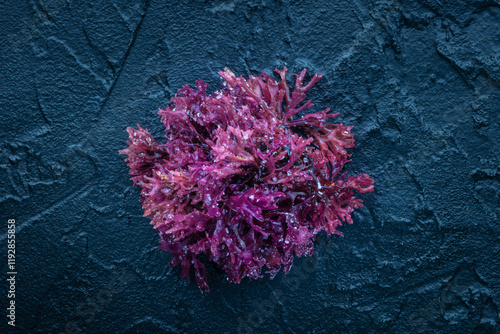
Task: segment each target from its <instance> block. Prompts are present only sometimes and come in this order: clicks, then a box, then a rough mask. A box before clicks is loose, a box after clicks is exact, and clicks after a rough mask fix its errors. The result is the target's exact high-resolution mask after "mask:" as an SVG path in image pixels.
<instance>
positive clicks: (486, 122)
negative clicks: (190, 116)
mask: <svg viewBox="0 0 500 334" xmlns="http://www.w3.org/2000/svg"><path fill="white" fill-rule="evenodd" d="M181 3H182V4H181ZM0 6H1V7H0V13H1V18H0V22H1V23H0V29H1V32H2V37H3V38H2V41H1V42H0V45H1V52H0V67H1V71H0V76H1V77H0V80H1V82H2V86H1V88H0V101H1V106H2V113H1V116H0V119H1V122H0V128H1V132H0V136H1V141H0V145H1V146H0V147H1V148H0V174H1V176H0V177H1V179H2V182H3V186H2V188H1V189H0V208H1V210H0V211H1V213H2V217H3V218H2V219H3V221H6V220H7V219H8V218H15V219H16V220H17V224H18V230H17V250H18V272H19V275H18V282H17V290H18V293H17V297H16V304H17V305H18V309H17V324H18V327H17V328H16V329H17V331H13V329H12V328H7V326H6V319H5V317H4V319H3V320H2V321H1V324H0V331H2V332H4V330H3V329H2V328H7V331H8V332H23V333H49V332H50V333H60V332H64V333H72V332H74V333H77V332H78V331H79V330H81V331H82V332H83V333H235V332H240V333H423V332H429V333H430V332H432V333H436V332H439V333H495V332H496V331H498V330H499V329H500V327H499V326H500V320H499V308H500V265H499V264H500V260H499V258H500V224H499V215H500V209H499V207H500V183H499V175H500V170H499V152H500V124H499V118H500V103H499V101H500V2H499V1H494V0H474V1H467V0H459V1H451V0H450V1H446V0H441V1H438V0H419V1H408V2H407V1H404V2H403V1H390V0H388V1H370V0H356V1H293V2H292V1H270V0H261V1H238V0H234V1H232V2H231V1H189V2H188V1H185V2H177V1H159V0H145V1H142V2H140V1H135V2H134V1H116V0H113V1H76V0H25V1H14V0H8V1H5V2H4V3H2V4H1V5H0ZM283 65H287V66H288V67H289V68H290V69H291V70H293V71H295V72H296V71H299V70H301V69H302V68H303V67H307V68H309V69H311V70H313V71H318V72H319V73H322V74H323V75H324V78H323V79H322V80H321V81H320V83H318V85H317V86H315V88H314V89H313V91H312V92H311V93H312V96H311V97H312V99H313V101H315V102H316V105H317V107H318V110H319V108H325V107H327V106H330V107H332V109H333V110H335V111H340V112H341V115H340V117H339V118H338V119H339V120H340V121H342V122H343V123H345V124H348V125H354V126H355V128H354V132H355V135H356V138H357V146H356V149H355V150H354V151H353V162H352V163H350V165H349V166H348V171H349V172H351V173H360V172H368V173H369V174H370V175H371V176H373V177H374V178H375V180H376V190H375V192H374V193H371V194H366V195H363V196H361V197H362V198H363V199H364V200H365V204H366V207H365V208H363V209H361V210H359V211H358V212H357V213H356V214H355V216H354V220H355V224H354V225H352V226H346V227H343V228H342V231H343V233H344V234H345V236H344V237H337V236H335V237H333V238H331V239H330V238H328V237H326V236H324V235H323V236H321V237H320V238H319V239H318V241H317V249H316V251H315V254H314V256H313V257H312V258H310V259H298V260H296V262H295V264H294V267H293V268H292V270H291V273H290V274H289V275H283V274H280V275H278V276H277V277H276V278H275V279H274V280H272V281H271V280H268V279H261V280H257V281H244V282H243V283H242V284H240V285H235V284H230V283H227V281H226V280H225V278H224V276H223V275H222V274H221V272H220V271H218V270H217V268H214V267H209V268H208V274H209V284H210V286H211V292H210V294H208V295H207V296H206V297H205V298H201V297H200V293H199V291H198V288H197V286H196V284H195V283H194V282H193V281H192V282H191V284H188V283H187V282H186V281H184V280H181V279H180V273H179V270H178V269H179V268H173V269H172V268H170V267H168V262H169V260H170V256H169V255H168V254H167V253H165V252H162V251H160V250H157V249H155V247H156V246H157V245H158V242H157V234H156V232H155V231H154V230H153V229H152V228H151V226H150V225H149V224H148V223H149V220H148V218H144V217H142V209H141V206H140V204H139V202H138V200H139V189H138V188H132V182H131V181H129V180H128V175H127V172H128V169H127V166H126V165H125V163H124V162H123V159H124V157H123V156H121V155H119V154H118V150H119V149H122V148H124V147H125V146H126V144H125V141H126V140H127V134H126V132H125V128H126V127H127V126H133V125H135V124H136V123H140V124H141V125H142V126H144V127H146V128H148V129H149V130H150V131H151V132H152V133H154V134H155V135H156V136H157V137H158V138H160V137H161V131H162V127H161V126H160V125H161V124H160V123H159V121H158V116H157V115H156V111H157V109H158V108H159V107H162V108H163V107H164V106H165V105H166V104H167V103H168V101H169V98H170V97H171V96H172V94H173V93H175V91H176V90H177V89H178V88H180V87H181V85H184V84H193V83H194V81H195V80H197V79H204V80H206V81H207V82H208V83H209V84H210V88H211V89H212V90H214V89H217V88H218V87H219V86H220V84H221V79H220V78H219V77H218V76H217V74H216V72H217V71H219V70H221V69H222V68H223V67H224V66H229V67H230V68H231V69H232V70H233V71H234V72H235V73H237V74H243V75H245V76H246V75H248V74H257V73H258V71H260V70H265V71H267V72H271V71H272V70H273V69H274V68H275V67H279V68H281V67H282V66H283ZM210 88H209V89H210ZM5 233H6V230H5V229H4V231H2V232H1V234H0V235H1V239H2V240H1V243H2V250H4V251H3V254H6V241H5V240H6V234H5ZM3 258H4V259H5V258H6V257H5V256H3ZM4 263H5V261H4ZM2 268H5V265H4V266H3V267H2ZM5 272H6V270H3V273H5ZM4 275H5V274H2V277H4ZM117 277H118V278H117ZM2 282H3V283H2V291H6V287H7V286H6V283H5V280H4V279H2ZM5 297H6V293H5V292H2V297H1V300H2V301H4V302H2V303H3V305H2V308H3V307H6V303H5V300H6V298H5ZM4 312H5V311H4Z"/></svg>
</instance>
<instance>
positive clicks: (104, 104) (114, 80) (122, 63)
mask: <svg viewBox="0 0 500 334" xmlns="http://www.w3.org/2000/svg"><path fill="white" fill-rule="evenodd" d="M149 5H150V0H147V1H146V6H145V8H144V13H143V14H142V16H141V19H140V21H139V23H138V24H137V27H136V28H135V30H134V32H133V33H132V39H131V41H130V44H129V45H128V48H127V51H126V52H125V55H124V56H123V58H122V61H121V62H120V65H119V67H118V70H117V72H116V74H115V76H114V79H113V82H112V83H111V87H110V88H109V90H108V92H107V94H106V96H105V98H104V101H103V102H102V104H101V108H100V109H99V112H98V113H97V115H100V114H101V112H102V111H103V110H104V107H105V106H106V104H107V103H108V100H109V98H110V96H111V94H112V93H113V90H114V88H115V86H116V82H117V81H118V78H119V77H120V74H121V73H122V70H123V68H124V67H125V63H126V62H127V59H128V56H129V55H130V51H131V50H132V48H133V47H134V45H135V41H136V40H137V35H138V33H139V30H140V29H141V26H142V22H144V18H145V17H146V13H147V11H148V8H149Z"/></svg>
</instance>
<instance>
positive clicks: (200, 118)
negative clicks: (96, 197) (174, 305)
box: [120, 68, 374, 291]
mask: <svg viewBox="0 0 500 334" xmlns="http://www.w3.org/2000/svg"><path fill="white" fill-rule="evenodd" d="M275 71H276V73H277V74H278V75H279V77H280V80H275V79H274V78H272V77H271V76H269V75H268V74H266V73H264V72H262V76H259V77H255V76H250V77H249V79H244V78H243V77H236V76H235V75H234V73H232V72H231V71H230V70H228V69H225V70H224V71H222V72H219V75H220V76H221V77H222V78H223V79H224V83H223V87H222V89H221V90H220V91H216V92H214V93H213V94H207V92H206V90H207V86H208V85H207V84H205V83H204V82H203V81H201V80H200V81H197V82H196V89H192V88H191V87H189V86H187V85H186V86H184V87H183V88H182V89H180V90H179V91H178V92H177V94H176V95H175V96H174V97H173V98H172V99H171V105H169V106H167V107H166V108H165V110H160V111H159V113H158V114H159V115H160V116H161V122H162V123H163V125H164V126H165V130H166V134H165V138H166V141H165V143H164V144H160V143H158V142H157V141H156V140H155V139H154V138H153V137H152V136H151V134H150V133H149V132H148V131H147V130H146V129H143V128H141V127H140V126H138V129H134V128H128V129H127V131H128V134H129V137H130V138H129V141H128V142H127V143H128V145H129V146H128V148H126V149H124V150H121V151H120V153H122V154H125V155H126V156H127V158H126V161H128V166H129V167H130V174H131V175H133V177H132V180H133V181H134V184H136V185H138V186H140V187H141V188H142V192H141V194H142V199H141V203H142V206H143V207H144V215H145V216H150V218H151V224H153V225H154V227H155V228H156V229H157V230H158V233H159V235H160V242H161V246H160V247H159V248H161V249H163V250H165V251H168V252H169V253H171V254H172V255H173V260H172V262H171V265H172V266H174V265H177V264H180V265H181V266H182V275H183V276H184V277H188V276H189V271H190V269H191V267H193V268H194V272H195V277H196V280H197V283H198V285H199V287H200V289H205V290H207V291H208V290H209V288H208V284H207V279H206V273H205V267H204V265H203V263H202V262H201V261H200V255H201V254H203V253H204V254H206V255H207V257H208V259H209V260H210V261H213V262H215V263H216V264H217V265H219V266H220V267H221V268H222V269H223V270H224V271H225V272H226V273H227V277H228V279H229V280H230V281H231V282H235V283H239V282H240V281H241V279H242V278H244V277H249V278H250V279H254V278H258V277H262V267H264V266H265V267H266V269H267V270H266V273H269V274H270V277H271V278H273V277H274V276H275V275H276V274H277V273H278V271H279V270H280V268H281V267H283V270H284V271H285V273H287V272H288V271H289V269H290V267H291V265H292V262H293V255H294V254H295V255H297V256H303V255H308V256H309V255H311V254H312V253H313V250H314V245H313V240H314V238H315V236H316V234H317V233H318V232H320V231H325V232H326V233H327V234H332V233H335V234H341V232H339V230H338V229H337V227H339V226H341V225H342V223H343V222H347V223H349V224H351V223H352V219H351V213H352V212H353V211H354V209H356V208H359V207H361V206H363V204H362V201H361V200H360V199H357V198H355V197H354V190H356V191H358V192H360V193H366V192H370V191H372V190H373V182H374V181H373V179H371V178H370V177H369V175H368V174H360V175H357V176H349V177H346V174H345V173H343V172H342V168H343V167H344V165H345V164H346V163H347V162H348V161H349V156H350V154H349V153H348V151H347V149H350V148H353V147H354V138H353V134H352V133H351V128H352V126H345V125H343V124H336V123H333V122H327V120H328V119H329V118H331V119H333V118H335V117H336V116H337V115H338V113H331V112H330V109H329V108H326V109H325V110H323V111H319V112H312V113H307V114H305V115H304V116H302V117H300V116H299V115H298V113H299V112H300V111H302V110H305V109H308V108H311V107H312V106H313V105H314V104H313V103H312V102H311V101H306V102H304V100H305V98H306V92H307V91H308V90H309V89H310V88H311V87H312V86H313V85H314V84H315V83H316V82H317V81H318V80H319V79H320V78H321V75H317V74H315V75H313V76H312V78H311V79H310V81H309V82H308V83H307V84H304V78H305V76H306V70H303V71H302V72H301V73H300V74H299V75H297V74H294V75H295V76H296V79H295V87H294V89H293V91H291V90H290V88H289V87H288V85H287V82H286V72H287V69H286V68H284V69H283V70H282V71H279V70H275ZM301 114H303V113H301ZM202 291H203V290H202Z"/></svg>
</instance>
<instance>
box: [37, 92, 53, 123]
mask: <svg viewBox="0 0 500 334" xmlns="http://www.w3.org/2000/svg"><path fill="white" fill-rule="evenodd" d="M35 98H36V105H37V107H38V111H40V114H41V115H42V119H43V120H44V122H45V123H47V125H49V126H50V125H52V122H51V121H50V120H49V119H48V118H47V116H46V115H45V112H44V111H43V107H42V104H41V103H40V97H39V96H38V87H37V85H36V83H35Z"/></svg>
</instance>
